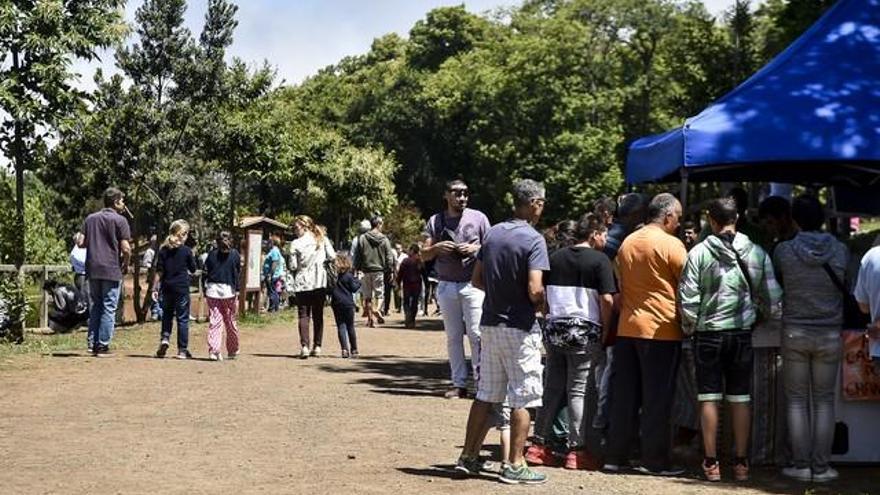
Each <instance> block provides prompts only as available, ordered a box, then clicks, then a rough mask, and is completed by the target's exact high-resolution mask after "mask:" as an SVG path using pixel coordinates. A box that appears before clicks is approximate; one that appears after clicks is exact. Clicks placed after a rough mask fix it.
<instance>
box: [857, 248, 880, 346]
mask: <svg viewBox="0 0 880 495" xmlns="http://www.w3.org/2000/svg"><path fill="white" fill-rule="evenodd" d="M853 295H854V296H855V297H856V301H858V302H860V303H862V304H865V303H867V304H868V306H870V307H871V321H877V320H878V319H880V246H878V247H874V248H871V249H870V250H868V252H867V253H865V256H863V257H862V263H861V266H860V267H859V278H858V281H856V288H855V290H853ZM869 347H870V352H871V357H880V340H876V339H871V341H870V344H869Z"/></svg>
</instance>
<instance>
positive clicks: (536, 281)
mask: <svg viewBox="0 0 880 495" xmlns="http://www.w3.org/2000/svg"><path fill="white" fill-rule="evenodd" d="M529 301H531V302H532V304H533V305H534V306H535V311H544V271H543V270H529Z"/></svg>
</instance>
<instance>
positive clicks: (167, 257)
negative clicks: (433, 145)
mask: <svg viewBox="0 0 880 495" xmlns="http://www.w3.org/2000/svg"><path fill="white" fill-rule="evenodd" d="M511 193H512V197H513V200H514V205H513V206H514V209H513V215H512V217H511V218H510V219H508V220H505V221H503V222H500V223H497V224H495V225H492V224H491V223H490V221H489V219H488V217H487V216H486V215H485V214H484V213H482V212H480V211H478V210H476V209H473V208H469V207H468V204H469V199H470V194H471V191H470V190H469V188H468V185H467V184H466V183H465V182H464V181H463V180H460V179H455V180H451V181H449V182H448V183H447V184H446V187H445V191H444V193H443V197H444V207H443V209H442V210H441V211H439V212H437V213H436V214H434V215H432V216H431V217H430V219H429V220H428V221H427V223H426V225H425V230H424V235H423V239H422V240H421V242H418V243H413V244H412V245H410V246H409V247H408V248H407V250H406V252H405V253H404V250H403V248H402V246H401V245H400V244H396V245H395V244H393V243H392V242H391V240H390V239H389V238H388V237H387V236H386V235H385V234H384V233H383V228H384V223H383V219H382V218H381V217H379V216H375V217H374V218H372V219H371V220H370V221H369V222H367V223H368V225H363V226H362V227H361V230H360V232H359V233H358V234H357V235H356V236H355V237H354V239H353V240H352V242H351V246H350V248H349V249H347V250H336V249H334V247H333V244H332V242H331V241H330V239H328V237H327V234H326V230H325V229H324V227H322V226H321V225H318V224H317V223H316V222H315V221H314V220H313V219H312V218H310V217H308V216H305V215H300V216H297V217H296V218H295V220H294V222H293V225H292V230H293V234H294V237H295V238H294V240H293V241H292V242H291V243H290V244H289V246H287V247H285V246H284V244H283V242H282V240H281V239H280V238H279V237H273V238H272V240H271V242H270V243H269V244H268V245H266V246H264V252H265V262H264V265H263V273H262V275H263V280H264V282H265V289H266V292H267V296H268V307H267V309H268V310H269V311H277V310H278V309H279V308H280V306H281V304H282V299H283V297H282V295H283V294H284V293H288V294H290V295H291V296H292V298H291V300H292V304H294V305H295V306H296V308H297V313H298V330H299V347H300V357H301V358H303V359H307V358H309V357H318V356H320V355H321V353H322V345H323V343H324V342H323V322H324V308H325V307H326V306H327V305H328V302H329V306H330V308H331V310H332V314H333V316H334V319H335V321H336V324H337V330H338V340H339V344H340V350H341V356H342V357H343V358H357V357H358V356H359V349H358V336H357V332H356V330H355V316H356V314H357V311H358V310H359V307H360V308H362V310H363V313H362V315H363V317H364V319H365V321H366V324H367V325H368V326H375V325H376V324H382V323H383V322H384V319H383V317H384V316H386V315H387V314H388V312H389V311H390V309H391V302H392V301H395V302H396V304H395V305H396V307H397V310H398V311H401V310H402V311H403V312H404V326H405V327H407V328H413V327H415V321H416V317H417V314H418V313H419V310H418V307H419V305H420V301H421V304H424V306H423V307H424V309H423V311H422V314H427V303H428V301H430V300H431V298H432V297H433V294H436V296H435V297H436V302H437V305H438V309H439V313H440V315H442V320H443V325H444V330H445V334H446V340H447V354H448V359H449V367H450V381H451V387H450V389H449V390H448V391H447V392H446V393H445V397H446V398H447V399H460V398H467V397H470V394H469V388H468V385H469V377H472V379H473V383H474V388H475V390H476V393H475V398H474V401H473V403H472V405H471V408H470V412H469V416H468V419H467V423H466V434H465V442H464V446H463V448H462V451H461V454H460V456H459V458H458V461H457V463H456V466H455V469H456V470H457V471H458V472H460V473H463V474H466V475H476V474H478V473H480V472H482V471H484V470H486V469H487V468H488V467H487V461H486V460H485V459H484V458H481V457H480V456H479V453H480V452H481V449H482V446H483V443H484V441H485V437H486V435H487V433H488V431H489V430H490V429H491V428H492V427H496V428H498V429H499V430H500V431H501V437H502V455H501V457H502V459H501V461H502V462H501V470H500V480H501V481H503V482H506V483H512V484H539V483H543V482H545V481H546V480H547V475H546V473H543V472H540V471H536V470H534V469H532V466H536V465H538V466H559V465H561V466H564V467H565V468H566V469H586V470H599V469H602V470H604V471H606V472H612V473H615V472H621V471H624V470H628V469H634V470H637V471H639V472H642V473H646V474H651V475H658V476H677V475H680V474H682V473H683V472H684V470H683V469H681V468H680V467H678V466H675V464H674V463H673V459H672V456H671V451H672V428H671V424H672V423H673V421H672V414H673V406H674V405H675V403H676V402H685V403H686V402H690V401H692V402H693V403H694V404H695V406H694V408H695V409H696V411H697V414H698V416H699V421H698V424H699V430H700V433H701V434H702V435H701V437H702V443H703V445H702V447H703V461H702V463H701V468H702V473H703V475H704V477H705V479H706V480H708V481H719V480H721V479H722V471H721V461H722V460H724V459H725V456H723V455H721V454H719V452H721V451H723V450H724V447H723V446H719V445H717V438H718V429H719V418H720V417H721V415H722V411H721V403H722V402H727V404H728V408H727V414H729V415H730V416H729V417H730V420H731V425H732V430H733V435H732V437H733V444H734V445H733V452H734V455H733V456H732V458H731V459H730V461H731V462H730V464H731V466H730V467H731V471H732V477H733V479H734V480H736V481H745V480H748V479H749V468H750V461H749V451H748V447H749V439H750V428H751V424H752V418H753V411H752V408H751V405H750V402H751V390H752V388H753V384H754V381H755V376H753V375H754V371H753V370H754V367H753V360H754V353H755V350H754V349H753V346H752V337H753V332H755V331H756V330H755V329H756V327H758V326H760V325H761V324H763V323H765V322H770V321H781V326H782V328H783V331H782V337H781V353H782V356H783V363H784V366H783V372H782V375H783V376H782V380H783V382H784V390H785V406H784V407H785V408H786V417H787V431H788V433H789V443H790V451H791V459H790V464H789V465H787V466H785V467H784V468H783V469H782V474H783V475H785V476H788V477H791V478H794V479H797V480H802V481H813V482H823V481H830V480H833V479H836V478H837V477H838V473H837V472H836V471H835V470H834V468H832V467H831V466H830V465H829V461H830V456H831V443H832V439H833V432H834V388H835V385H836V381H835V380H836V376H837V371H838V368H839V365H840V360H841V336H840V332H841V329H842V328H843V326H844V323H845V317H846V324H847V326H848V327H849V326H851V325H852V324H854V323H852V322H855V321H858V322H859V323H855V324H857V325H861V327H864V328H866V329H867V330H866V337H869V338H870V339H871V341H870V342H871V344H870V345H871V355H872V356H874V358H875V359H880V344H878V342H880V333H878V330H877V329H876V327H875V326H874V325H873V324H870V322H873V321H875V320H877V319H878V317H880V291H877V290H876V287H878V286H880V247H875V248H873V249H872V250H871V251H869V252H868V253H867V254H866V255H865V256H864V258H863V259H862V261H861V267H860V269H859V271H858V275H857V276H856V277H852V276H848V275H847V266H848V257H849V252H848V250H847V248H846V246H845V245H844V244H843V243H841V242H840V241H839V240H837V239H836V238H835V237H834V236H833V235H831V234H830V233H828V232H825V231H823V226H824V224H825V222H826V218H825V211H824V209H823V206H822V205H821V203H820V202H819V200H818V199H817V198H816V197H815V196H811V195H806V194H805V195H801V196H799V197H797V198H795V199H794V201H793V202H789V201H788V200H786V199H784V198H781V197H776V196H772V197H769V198H767V199H766V200H764V201H763V202H762V203H761V205H760V207H759V209H758V215H759V218H760V220H761V221H760V226H758V225H755V224H754V223H752V222H750V221H749V219H748V218H747V215H746V204H745V203H746V201H745V197H744V195H743V194H741V192H737V191H734V192H733V193H732V194H731V195H729V196H726V197H721V198H716V199H713V200H711V201H708V202H705V203H704V204H702V205H701V208H700V211H699V213H698V214H697V216H696V217H695V218H692V219H690V220H685V221H683V217H684V212H683V211H682V205H681V203H680V202H679V200H678V199H677V198H676V197H674V196H673V195H671V194H668V193H662V194H658V195H656V196H654V197H652V198H651V197H647V196H645V195H643V194H638V193H629V194H625V195H623V196H621V197H619V198H617V199H616V200H615V199H608V198H606V199H603V200H600V201H597V202H596V204H595V207H594V209H593V211H590V212H586V213H585V214H583V215H582V216H581V217H580V218H578V219H576V220H567V221H563V222H560V223H558V224H557V225H555V226H554V227H552V228H551V229H548V230H547V231H546V232H545V233H543V234H542V233H540V232H538V231H537V230H536V229H535V225H536V224H537V223H538V222H539V220H540V218H541V215H542V213H543V209H544V206H545V203H546V201H547V198H546V197H545V189H544V187H543V186H542V185H541V184H540V183H538V182H535V181H532V180H529V179H525V180H520V181H518V182H516V183H515V184H514V185H513V189H512V191H511ZM104 204H105V208H104V209H102V210H100V211H99V212H96V213H94V214H92V215H89V217H88V218H87V219H86V221H85V223H84V226H83V230H82V237H78V238H77V239H76V241H77V242H76V245H77V246H78V248H79V249H82V251H77V252H76V253H72V259H73V255H74V254H76V260H74V262H75V266H80V265H81V269H79V270H77V272H76V273H77V277H78V279H77V280H78V282H77V286H80V285H82V286H83V287H85V289H84V290H85V291H86V292H87V293H88V294H89V296H90V300H91V310H90V314H89V318H88V322H89V323H88V326H89V332H88V346H89V350H90V351H91V352H93V353H94V354H95V355H96V356H106V355H109V354H110V348H109V345H110V342H111V339H112V335H113V331H114V324H113V323H114V320H115V312H116V305H117V302H118V297H119V287H120V282H121V280H122V276H123V273H124V270H125V267H127V266H128V258H129V257H130V254H131V246H130V244H129V238H130V237H131V236H130V232H129V230H128V229H129V228H128V222H127V221H126V220H125V218H123V217H122V215H121V214H120V213H121V212H122V211H124V210H125V205H124V194H123V193H122V192H121V191H119V190H118V189H115V188H110V189H108V190H107V192H106V193H105V196H104ZM189 229H190V227H189V224H188V223H187V222H186V221H184V220H177V221H175V222H173V223H172V225H171V227H170V229H169V233H168V236H167V237H166V238H165V240H164V242H163V243H162V244H161V245H157V243H156V242H155V241H154V240H151V249H152V250H153V252H152V253H150V256H151V257H155V259H154V260H153V259H152V258H151V260H150V266H151V267H152V268H153V269H154V270H155V280H154V282H153V287H154V291H155V292H154V294H153V300H154V301H155V302H156V304H157V305H158V306H159V307H158V308H157V312H158V313H160V314H161V319H162V325H161V334H160V344H159V348H158V350H157V351H156V357H159V358H162V357H165V356H166V353H167V351H168V349H169V347H170V337H171V333H172V328H173V322H174V321H175V320H176V322H177V357H178V358H181V359H187V358H190V357H191V356H192V354H191V353H190V351H189V341H188V333H189V331H188V330H189V319H190V317H189V313H190V311H189V305H190V300H189V298H190V290H189V288H190V284H191V283H192V280H191V276H192V274H193V273H194V272H195V271H196V269H197V266H198V265H199V263H198V262H197V260H196V258H195V255H194V253H193V251H192V250H191V249H190V248H189V247H188V245H187V238H188V236H189ZM80 258H84V259H83V260H80ZM77 262H79V265H77V264H76V263H77ZM202 265H203V267H204V271H205V275H204V277H203V279H202V280H203V287H202V288H201V290H203V291H204V293H205V295H206V297H207V302H208V307H209V314H210V324H209V330H208V338H207V346H208V354H209V357H210V359H211V360H216V361H219V360H222V359H223V356H222V353H221V346H222V340H223V339H222V333H223V332H222V330H223V328H225V329H226V351H227V352H226V357H227V358H228V359H234V358H235V357H236V356H237V355H238V353H239V331H238V324H237V321H236V311H237V307H238V305H237V303H236V301H237V297H238V294H239V291H240V287H239V284H240V278H241V275H240V269H241V258H240V256H239V254H238V251H237V250H236V249H235V248H234V243H233V239H232V236H231V235H230V233H228V232H221V233H220V234H219V235H218V236H217V239H216V240H215V242H214V245H213V247H212V249H211V250H210V251H209V252H207V253H206V255H205V256H204V257H203V262H202ZM429 267H430V268H429ZM432 278H433V279H436V281H437V284H436V292H435V291H434V290H432V289H433V288H432V284H431V283H430V279H432ZM851 281H852V282H855V283H854V284H853V283H851ZM851 285H854V291H850V290H849V289H848V287H850V286H851ZM395 293H399V297H395ZM851 307H854V308H855V311H856V312H859V311H860V312H861V313H865V314H868V315H869V316H864V315H863V317H862V319H858V318H857V315H851V314H850V313H851V312H852V311H851ZM310 328H311V333H310ZM465 341H467V342H468V343H469V347H470V353H471V359H470V365H468V361H467V358H466V353H465ZM688 355H690V356H691V361H692V362H693V365H692V367H691V366H688V363H687V362H688V360H687V359H685V358H686V357H687V356H688ZM683 360H684V361H685V364H684V365H682V361H683ZM682 377H684V380H685V382H688V381H689V382H692V383H693V384H694V387H693V388H695V392H694V393H693V394H692V395H693V396H692V397H689V396H687V395H689V394H687V393H685V394H684V395H683V389H682V388H681V387H680V386H679V385H678V384H679V383H681V381H682V379H683V378H682ZM677 386H678V388H679V390H678V395H677V390H676V388H677ZM593 398H594V399H595V400H591V399H593ZM696 404H698V405H696ZM530 410H534V411H535V413H536V414H535V420H534V430H533V431H532V432H531V435H530V429H531V423H532V421H531V419H532V416H531V414H530ZM560 423H561V424H563V425H564V426H565V427H564V428H563V430H564V431H565V434H564V438H563V439H562V440H561V441H558V438H556V439H555V440H556V443H554V437H559V435H558V434H557V433H555V432H554V430H556V428H555V426H556V425H559V424H560Z"/></svg>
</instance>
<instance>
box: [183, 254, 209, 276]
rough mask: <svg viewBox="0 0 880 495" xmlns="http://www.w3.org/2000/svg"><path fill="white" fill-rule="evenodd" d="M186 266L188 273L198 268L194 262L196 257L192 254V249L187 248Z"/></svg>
mask: <svg viewBox="0 0 880 495" xmlns="http://www.w3.org/2000/svg"><path fill="white" fill-rule="evenodd" d="M205 261H207V260H205ZM186 268H187V269H188V270H189V272H190V273H195V272H196V270H198V269H199V266H198V264H196V257H195V255H194V254H193V252H192V249H190V250H189V255H188V256H187V257H186Z"/></svg>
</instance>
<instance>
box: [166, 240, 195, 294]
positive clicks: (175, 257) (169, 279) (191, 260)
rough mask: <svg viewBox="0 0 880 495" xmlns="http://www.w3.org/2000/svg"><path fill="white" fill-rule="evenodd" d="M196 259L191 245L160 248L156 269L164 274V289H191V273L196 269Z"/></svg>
mask: <svg viewBox="0 0 880 495" xmlns="http://www.w3.org/2000/svg"><path fill="white" fill-rule="evenodd" d="M197 268H198V267H197V266H196V259H195V257H194V256H193V252H192V249H190V248H189V246H180V247H177V248H169V247H163V248H162V249H160V250H159V261H158V262H157V263H156V271H158V272H159V273H160V274H162V279H161V280H162V290H178V291H181V292H183V291H188V290H189V281H190V277H189V274H190V273H193V272H195V271H196V269H197Z"/></svg>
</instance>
